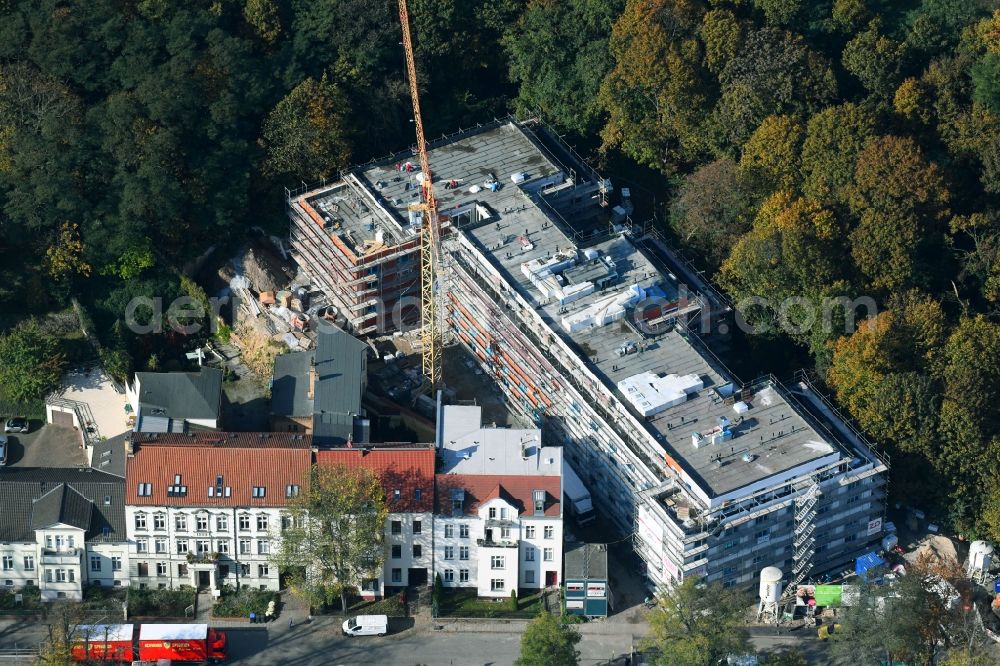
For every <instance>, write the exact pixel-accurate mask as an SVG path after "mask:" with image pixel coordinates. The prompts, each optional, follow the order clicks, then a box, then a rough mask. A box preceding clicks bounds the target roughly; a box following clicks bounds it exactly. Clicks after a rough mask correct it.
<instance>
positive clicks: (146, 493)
mask: <svg viewBox="0 0 1000 666" xmlns="http://www.w3.org/2000/svg"><path fill="white" fill-rule="evenodd" d="M136 493H137V494H138V495H139V497H151V496H152V495H153V484H152V483H140V484H139V486H138V488H137V489H136Z"/></svg>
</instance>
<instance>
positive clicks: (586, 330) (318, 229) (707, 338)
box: [288, 119, 888, 591]
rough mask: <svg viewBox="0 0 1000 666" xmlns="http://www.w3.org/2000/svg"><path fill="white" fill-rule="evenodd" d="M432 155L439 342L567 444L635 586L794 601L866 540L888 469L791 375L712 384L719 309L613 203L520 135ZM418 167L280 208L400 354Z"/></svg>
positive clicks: (348, 321)
mask: <svg viewBox="0 0 1000 666" xmlns="http://www.w3.org/2000/svg"><path fill="white" fill-rule="evenodd" d="M429 148H430V150H429V151H428V158H429V161H430V163H431V164H432V165H433V167H432V176H431V177H432V178H433V182H434V184H435V185H434V187H435V191H436V192H439V193H440V194H439V196H438V198H437V203H438V205H439V210H440V222H441V227H440V229H441V250H440V252H441V253H440V265H439V266H438V274H437V278H436V280H437V284H436V285H435V288H436V294H437V296H438V297H440V303H442V304H443V306H442V309H443V313H444V318H445V324H446V326H445V330H444V339H443V341H442V343H443V344H444V345H455V344H458V345H461V346H463V347H464V348H466V349H467V350H468V351H469V352H470V353H471V354H472V355H473V356H474V357H475V358H476V359H477V360H478V363H479V366H480V369H481V370H482V372H483V373H485V374H487V375H488V376H489V377H491V378H492V379H493V381H495V382H496V384H497V386H498V387H499V388H500V389H501V391H502V393H503V395H504V396H505V398H506V401H507V405H508V408H509V409H510V410H511V411H512V412H514V413H516V414H518V415H519V416H520V417H521V419H522V420H523V421H525V422H527V421H530V422H533V423H535V424H536V425H537V426H538V427H541V428H543V432H544V433H545V436H546V437H547V438H548V441H549V442H550V443H552V444H561V445H563V446H564V447H565V457H566V459H567V460H568V461H569V462H570V463H571V464H572V465H573V467H574V468H575V469H577V470H579V471H580V476H581V478H582V479H583V481H584V482H585V483H586V484H587V486H588V487H589V489H590V490H591V492H592V493H593V494H594V496H595V498H596V499H597V502H596V505H597V507H598V509H599V510H600V511H601V512H602V513H603V514H604V515H605V516H606V517H607V518H609V519H610V520H611V521H612V522H613V524H614V525H615V526H616V527H617V528H618V531H619V532H620V534H621V535H623V536H627V535H630V534H631V535H633V536H634V545H635V551H636V553H637V554H638V555H639V556H640V558H641V559H642V560H643V561H644V562H645V563H646V576H647V577H648V580H649V583H650V585H651V587H656V586H660V585H669V584H671V583H673V582H675V581H678V580H681V579H683V578H684V577H685V576H690V575H700V576H705V577H706V578H707V579H708V580H719V581H722V582H723V583H724V584H726V585H744V584H748V583H749V582H751V581H752V580H754V579H755V578H756V577H757V576H758V574H759V572H760V570H761V568H762V567H764V566H776V567H778V568H780V569H782V571H783V572H784V574H785V577H786V582H787V589H789V590H792V591H794V589H795V585H797V584H798V583H800V582H802V581H803V580H805V579H806V578H807V577H809V576H810V575H815V574H819V573H823V572H827V571H830V570H834V569H837V568H841V567H844V566H845V565H847V564H848V563H850V562H852V561H853V560H854V559H855V558H856V557H857V555H858V554H859V553H862V552H864V551H865V550H866V549H868V547H869V546H870V545H871V544H872V543H876V542H878V541H879V539H880V538H881V536H882V524H883V520H884V513H885V497H886V488H885V484H886V477H887V475H886V472H887V469H888V460H887V459H886V457H885V456H884V455H883V454H881V453H879V452H878V451H877V450H876V449H875V447H874V446H872V445H871V444H870V443H868V442H867V441H866V440H865V439H864V438H863V436H861V435H860V433H858V432H856V431H854V430H853V429H852V428H851V427H850V426H849V425H848V423H847V422H846V421H844V420H843V419H841V418H840V417H839V415H838V414H837V413H836V412H835V409H834V408H833V407H832V405H830V404H829V403H828V402H827V401H826V400H825V398H824V397H823V396H822V395H821V394H819V393H818V392H817V391H815V390H814V389H813V387H812V385H811V384H810V383H809V381H808V380H807V379H806V378H805V377H804V376H803V377H799V378H796V381H795V382H793V383H791V384H790V385H789V386H785V385H783V384H782V383H781V382H779V381H778V380H777V379H775V378H774V377H770V376H768V377H763V378H760V379H757V380H755V381H752V382H749V383H744V382H742V381H740V380H739V379H737V378H736V377H735V376H734V375H733V374H732V373H731V372H729V371H728V370H727V369H726V367H725V365H724V364H723V363H722V362H721V361H719V360H718V358H717V356H716V353H717V352H719V353H721V352H724V350H725V349H726V346H727V335H726V332H727V326H728V322H730V320H731V319H730V318H731V315H732V310H731V308H730V307H729V305H728V304H727V302H726V300H725V299H724V298H723V297H722V296H721V295H719V294H718V293H717V292H715V291H714V290H713V289H712V288H711V286H710V285H708V284H707V283H705V282H704V281H702V280H701V279H700V278H699V276H698V275H697V274H696V273H695V272H694V271H693V270H691V269H690V267H689V266H688V264H686V262H685V261H684V260H683V259H682V258H681V257H680V256H679V255H678V254H677V253H676V252H675V251H673V250H672V249H671V248H670V247H669V246H668V245H667V244H666V243H665V242H664V240H663V239H662V238H661V237H660V236H659V235H658V234H657V233H656V232H655V230H654V229H653V228H652V225H651V224H648V223H647V224H643V223H637V222H635V221H633V220H632V218H631V216H630V213H631V211H632V209H633V208H632V205H631V202H630V200H629V199H630V198H629V192H628V191H627V190H625V191H621V190H618V191H616V190H615V188H614V187H613V185H612V183H611V182H610V181H609V180H607V179H605V178H602V177H600V176H599V175H598V174H597V173H596V172H594V171H593V170H592V169H590V168H589V167H588V166H587V165H586V164H584V163H583V162H582V160H579V159H578V158H577V157H576V156H575V155H574V154H573V153H572V151H571V150H570V149H569V148H568V147H566V146H564V145H562V144H561V143H560V142H559V140H558V138H557V137H556V136H555V135H554V134H553V133H552V132H550V131H548V130H547V129H546V128H545V127H544V125H542V124H541V123H538V122H537V121H527V122H517V121H514V120H512V119H506V120H503V121H497V122H495V123H492V124H490V125H487V126H483V127H477V128H475V129H472V130H469V131H465V132H462V133H459V134H456V135H453V136H450V137H445V138H443V139H442V140H440V141H438V142H436V143H432V144H430V146H429ZM414 159H415V157H414V153H413V151H410V152H407V153H403V154H399V155H394V156H391V157H389V158H386V159H385V160H382V161H380V162H377V163H373V164H370V165H368V166H366V167H364V168H361V169H358V170H354V171H352V172H350V173H347V174H345V175H344V177H343V178H342V179H341V180H340V181H338V182H336V183H332V184H329V185H326V186H323V187H320V188H317V189H313V190H309V191H305V192H299V193H289V199H288V203H289V210H290V217H291V221H292V228H291V235H290V246H291V248H292V253H293V256H294V257H295V258H296V259H297V261H298V262H299V264H300V268H301V269H302V270H303V271H304V272H305V273H306V274H307V275H308V276H310V277H311V278H312V286H313V288H318V289H321V290H322V291H324V292H325V293H326V295H327V296H328V297H329V299H330V301H331V302H334V303H336V304H337V307H338V308H341V309H342V310H341V316H340V317H338V319H339V320H340V321H342V322H343V323H344V324H345V325H346V326H347V327H348V328H349V329H350V330H351V331H352V332H353V333H354V334H355V335H359V336H365V335H376V336H389V337H390V339H391V336H392V335H395V336H396V337H397V338H398V337H399V335H400V333H401V332H403V331H406V330H408V329H412V328H414V327H415V326H416V325H417V322H418V320H419V311H420V307H421V302H420V298H419V297H418V295H419V287H420V284H419V283H420V270H419V265H420V262H419V252H420V243H419V236H420V229H421V225H422V224H424V223H425V221H424V220H422V219H421V214H420V212H419V211H416V212H415V211H414V208H415V207H414V206H413V204H415V203H419V202H420V201H421V193H422V192H423V191H424V188H423V187H422V186H423V180H424V178H425V176H424V174H423V172H422V171H421V170H420V168H419V167H414V162H413V160H414ZM414 351H417V352H419V351H420V349H419V344H416V345H415V347H414ZM447 383H448V378H447V376H445V377H444V385H445V386H446V385H447Z"/></svg>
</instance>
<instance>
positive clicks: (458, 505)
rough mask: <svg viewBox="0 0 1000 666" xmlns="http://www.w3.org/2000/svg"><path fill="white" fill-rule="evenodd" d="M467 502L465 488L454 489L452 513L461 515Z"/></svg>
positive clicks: (452, 492)
mask: <svg viewBox="0 0 1000 666" xmlns="http://www.w3.org/2000/svg"><path fill="white" fill-rule="evenodd" d="M464 504H465V491H464V490H452V491H451V515H453V516H461V515H462V508H463V505H464Z"/></svg>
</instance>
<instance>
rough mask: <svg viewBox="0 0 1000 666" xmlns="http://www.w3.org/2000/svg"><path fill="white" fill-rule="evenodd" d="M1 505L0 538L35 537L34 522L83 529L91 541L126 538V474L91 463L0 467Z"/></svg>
mask: <svg viewBox="0 0 1000 666" xmlns="http://www.w3.org/2000/svg"><path fill="white" fill-rule="evenodd" d="M35 500H39V501H35ZM0 506H2V507H3V510H2V511H0V543H11V542H21V543H24V542H29V541H35V532H34V530H35V528H36V526H37V527H45V526H46V525H51V524H55V523H59V522H62V523H65V524H70V525H74V526H76V527H80V528H81V529H84V530H85V532H86V533H85V535H84V538H85V539H86V540H87V541H88V542H91V543H94V542H98V543H123V542H125V541H126V540H127V538H128V537H127V536H126V534H125V481H124V479H122V478H121V477H118V476H113V475H111V474H105V473H103V472H98V471H97V470H94V469H92V468H90V467H69V468H59V467H8V468H0ZM86 507H89V514H87V515H84V512H85V510H86ZM105 531H107V534H105Z"/></svg>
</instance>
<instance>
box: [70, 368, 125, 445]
mask: <svg viewBox="0 0 1000 666" xmlns="http://www.w3.org/2000/svg"><path fill="white" fill-rule="evenodd" d="M60 393H61V395H62V397H63V398H65V399H67V400H76V401H78V402H84V403H86V404H87V405H88V406H89V407H90V411H91V413H92V414H93V415H94V421H95V422H96V423H97V431H98V433H99V434H100V435H101V437H107V438H108V439H111V438H112V437H115V436H117V435H120V434H122V433H123V432H126V431H127V430H128V429H129V425H128V422H127V420H126V417H127V416H128V414H127V412H126V411H125V403H126V402H127V401H126V399H125V394H124V393H119V392H118V391H116V390H115V388H114V385H113V384H112V383H111V378H110V377H108V375H107V374H105V372H104V371H103V370H102V369H101V368H99V367H98V368H91V369H88V370H83V371H71V372H69V373H67V374H66V375H65V376H64V377H63V381H62V388H61V390H60Z"/></svg>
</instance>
